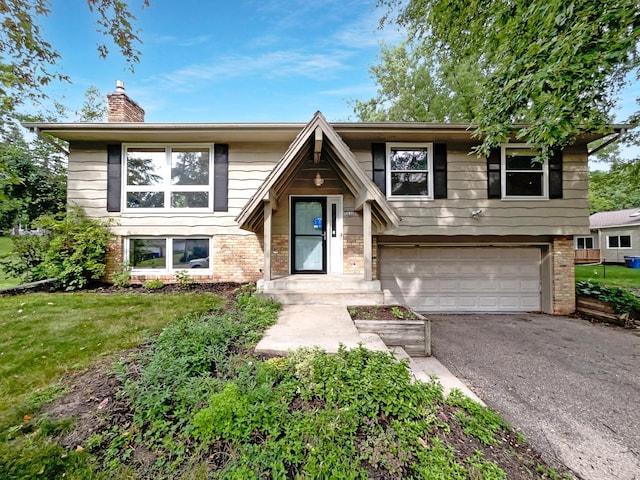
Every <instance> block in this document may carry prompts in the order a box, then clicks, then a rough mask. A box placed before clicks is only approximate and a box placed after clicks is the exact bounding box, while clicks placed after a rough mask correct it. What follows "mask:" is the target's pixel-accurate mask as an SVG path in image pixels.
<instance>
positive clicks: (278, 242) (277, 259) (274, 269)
mask: <svg viewBox="0 0 640 480" xmlns="http://www.w3.org/2000/svg"><path fill="white" fill-rule="evenodd" d="M288 274H289V236H288V235H272V236H271V275H272V276H279V275H288Z"/></svg>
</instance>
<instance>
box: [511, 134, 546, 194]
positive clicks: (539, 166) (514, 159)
mask: <svg viewBox="0 0 640 480" xmlns="http://www.w3.org/2000/svg"><path fill="white" fill-rule="evenodd" d="M537 156H538V151H537V150H535V149H533V148H531V147H530V146H528V145H504V146H503V147H502V172H503V173H502V192H504V193H503V198H547V196H548V194H547V183H548V181H547V175H548V164H547V162H545V163H541V162H538V161H536V160H534V159H535V157H537Z"/></svg>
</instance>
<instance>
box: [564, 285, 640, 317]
mask: <svg viewBox="0 0 640 480" xmlns="http://www.w3.org/2000/svg"><path fill="white" fill-rule="evenodd" d="M576 295H579V296H582V297H591V298H595V299H596V300H600V301H603V302H607V303H609V304H610V305H611V306H612V307H613V310H614V311H615V312H616V313H628V314H631V315H634V316H636V317H638V315H639V314H640V297H638V295H636V294H634V293H632V292H630V291H629V290H625V289H624V288H618V287H607V286H604V285H600V284H597V283H591V282H578V283H576Z"/></svg>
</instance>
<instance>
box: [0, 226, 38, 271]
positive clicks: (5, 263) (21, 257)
mask: <svg viewBox="0 0 640 480" xmlns="http://www.w3.org/2000/svg"><path fill="white" fill-rule="evenodd" d="M11 240H12V242H13V248H12V252H11V254H9V255H7V256H6V257H5V258H2V259H0V268H1V269H2V270H3V271H4V272H5V273H6V274H7V275H8V276H10V277H16V278H19V279H20V280H22V281H25V282H30V281H32V280H42V275H43V274H42V272H41V271H40V270H41V269H40V265H41V264H42V262H43V261H44V258H45V254H46V253H47V250H48V249H49V243H50V239H49V237H48V236H43V235H16V236H12V237H11Z"/></svg>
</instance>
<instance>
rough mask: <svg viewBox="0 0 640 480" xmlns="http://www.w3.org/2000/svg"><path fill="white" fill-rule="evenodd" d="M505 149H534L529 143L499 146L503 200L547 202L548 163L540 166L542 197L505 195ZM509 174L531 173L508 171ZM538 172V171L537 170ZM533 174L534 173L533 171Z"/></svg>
mask: <svg viewBox="0 0 640 480" xmlns="http://www.w3.org/2000/svg"><path fill="white" fill-rule="evenodd" d="M507 148H509V149H512V148H535V145H532V144H530V143H502V144H500V182H501V185H500V187H501V192H502V199H503V200H549V162H548V161H547V162H544V163H543V164H542V171H541V173H542V195H507V154H506V151H507ZM509 171H510V172H531V171H532V170H509ZM538 171H539V170H538ZM534 172H536V171H535V170H534Z"/></svg>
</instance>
